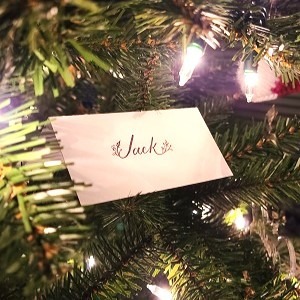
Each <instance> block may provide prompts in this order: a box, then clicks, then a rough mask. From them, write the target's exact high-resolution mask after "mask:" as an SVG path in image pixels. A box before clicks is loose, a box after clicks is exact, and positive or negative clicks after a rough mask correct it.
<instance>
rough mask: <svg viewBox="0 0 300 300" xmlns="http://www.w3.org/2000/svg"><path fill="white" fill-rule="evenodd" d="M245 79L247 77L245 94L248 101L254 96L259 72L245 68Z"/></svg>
mask: <svg viewBox="0 0 300 300" xmlns="http://www.w3.org/2000/svg"><path fill="white" fill-rule="evenodd" d="M244 79H245V95H246V99H247V102H251V101H252V98H253V96H254V89H255V86H256V85H257V81H258V74H257V72H255V71H253V70H249V71H248V70H245V72H244Z"/></svg>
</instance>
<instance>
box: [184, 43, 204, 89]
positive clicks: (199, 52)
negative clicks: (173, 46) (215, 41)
mask: <svg viewBox="0 0 300 300" xmlns="http://www.w3.org/2000/svg"><path fill="white" fill-rule="evenodd" d="M203 54H204V53H203V49H202V47H201V46H200V45H198V44H196V43H192V44H190V45H189V46H188V47H187V49H186V55H185V57H184V60H183V64H182V67H181V69H180V72H179V85H180V86H184V85H185V84H186V83H187V82H188V80H189V79H190V78H191V77H192V74H193V72H194V70H195V68H196V66H197V64H198V63H199V61H200V58H201V57H202V56H203Z"/></svg>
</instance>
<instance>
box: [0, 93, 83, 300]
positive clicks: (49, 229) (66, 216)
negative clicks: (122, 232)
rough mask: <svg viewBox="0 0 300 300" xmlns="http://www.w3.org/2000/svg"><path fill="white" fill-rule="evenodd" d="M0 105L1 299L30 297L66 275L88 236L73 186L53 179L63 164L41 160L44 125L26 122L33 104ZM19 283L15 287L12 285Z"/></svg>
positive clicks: (48, 150)
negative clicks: (71, 259) (76, 244)
mask: <svg viewBox="0 0 300 300" xmlns="http://www.w3.org/2000/svg"><path fill="white" fill-rule="evenodd" d="M10 104H11V101H10V99H9V98H8V99H7V100H3V101H2V102H1V129H0V147H1V157H0V164H1V182H0V185H1V189H0V206H1V214H0V228H1V230H0V232H1V235H0V245H1V246H0V256H1V267H0V270H1V272H0V273H1V275H0V282H1V294H2V295H7V298H10V296H9V295H10V293H12V295H13V296H12V297H16V296H17V295H16V294H14V293H13V291H14V289H16V292H17V294H18V295H19V296H20V297H21V295H27V296H28V297H29V296H30V295H32V294H33V293H34V289H35V288H36V287H37V286H38V285H42V284H45V283H47V282H48V281H49V280H51V279H53V278H54V277H55V276H56V275H57V274H63V273H65V272H66V271H67V270H68V269H69V268H70V266H68V264H67V263H66V262H67V260H68V258H69V257H71V256H72V255H74V253H75V252H74V251H75V250H76V247H75V248H74V245H72V244H73V243H74V242H75V241H77V240H79V239H82V238H83V237H84V236H86V234H87V233H88V231H87V230H88V226H86V225H84V220H85V213H84V211H83V209H82V208H81V207H79V205H78V201H77V197H76V189H77V188H79V187H80V186H79V185H78V186H75V185H74V184H73V183H72V182H71V181H61V180H60V178H57V175H55V174H58V172H59V171H62V170H64V169H65V166H64V164H63V162H61V161H52V160H50V159H45V158H43V156H45V155H46V154H49V153H51V152H52V151H53V150H52V149H51V148H52V145H51V143H49V142H46V140H45V138H43V137H42V136H41V137H39V134H38V133H39V129H40V128H41V127H42V126H43V124H42V123H39V122H38V121H30V120H28V121H26V119H27V118H28V116H29V115H30V114H31V112H32V110H33V107H34V104H35V103H34V101H25V102H23V104H22V105H21V106H18V107H16V108H14V107H13V106H11V105H10ZM15 281H17V282H18V288H16V286H15Z"/></svg>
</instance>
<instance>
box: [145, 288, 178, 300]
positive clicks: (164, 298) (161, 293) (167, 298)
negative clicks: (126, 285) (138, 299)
mask: <svg viewBox="0 0 300 300" xmlns="http://www.w3.org/2000/svg"><path fill="white" fill-rule="evenodd" d="M147 288H148V289H149V290H150V291H151V293H152V294H153V295H155V296H156V297H158V298H159V299H161V300H172V294H171V292H170V291H168V290H166V289H163V288H161V287H159V286H157V285H153V284H147Z"/></svg>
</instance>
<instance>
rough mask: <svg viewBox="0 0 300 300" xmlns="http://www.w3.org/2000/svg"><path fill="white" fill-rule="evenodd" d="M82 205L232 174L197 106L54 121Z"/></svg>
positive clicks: (83, 116) (67, 117) (64, 118)
mask: <svg viewBox="0 0 300 300" xmlns="http://www.w3.org/2000/svg"><path fill="white" fill-rule="evenodd" d="M51 124H52V127H53V130H54V131H55V134H56V138H57V139H58V140H59V141H60V143H61V146H62V147H63V148H62V155H63V157H64V160H65V162H67V163H69V162H72V163H73V164H72V165H70V166H68V170H69V173H70V176H71V178H72V179H73V180H75V181H80V182H85V183H86V184H91V187H88V188H86V189H84V190H83V191H79V192H78V198H79V200H80V203H81V205H91V204H96V203H102V202H106V201H112V200H117V199H122V198H126V197H131V196H135V195H137V194H138V193H141V194H146V193H150V192H155V191H160V190H166V189H170V188H175V187H180V186H185V185H190V184H195V183H200V182H205V181H209V180H214V179H219V178H224V177H228V176H231V175H232V172H231V170H230V168H229V167H228V165H227V164H226V161H225V159H224V158H223V156H222V154H221V152H220V150H219V149H218V147H217V145H216V143H215V141H214V139H213V137H212V136H211V134H210V132H209V130H208V128H207V126H206V124H205V122H204V120H203V118H202V116H201V114H200V113H199V111H198V109H197V108H183V109H169V110H159V111H146V112H129V113H112V114H95V115H78V116H63V117H55V118H51Z"/></svg>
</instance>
